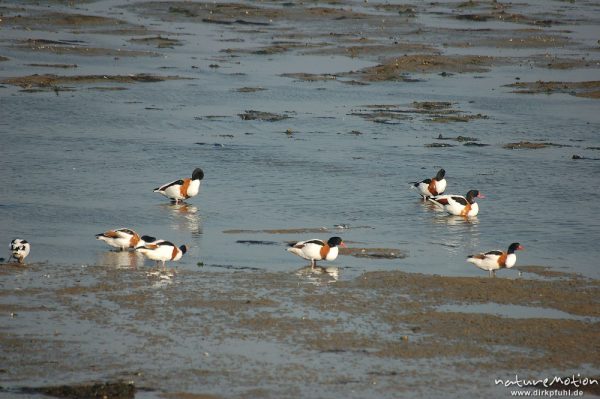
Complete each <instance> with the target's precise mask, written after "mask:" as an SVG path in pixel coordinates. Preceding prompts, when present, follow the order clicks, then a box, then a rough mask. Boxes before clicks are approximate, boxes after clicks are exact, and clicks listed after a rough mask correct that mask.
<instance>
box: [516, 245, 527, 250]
mask: <svg viewBox="0 0 600 399" xmlns="http://www.w3.org/2000/svg"><path fill="white" fill-rule="evenodd" d="M517 249H518V250H523V249H525V247H524V246H522V245H519V246H518V247H517Z"/></svg>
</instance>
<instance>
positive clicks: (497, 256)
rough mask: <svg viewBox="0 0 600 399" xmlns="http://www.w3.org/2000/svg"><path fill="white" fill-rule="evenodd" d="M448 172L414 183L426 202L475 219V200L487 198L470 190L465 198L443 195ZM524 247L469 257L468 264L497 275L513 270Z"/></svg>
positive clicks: (477, 210)
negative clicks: (499, 272)
mask: <svg viewBox="0 0 600 399" xmlns="http://www.w3.org/2000/svg"><path fill="white" fill-rule="evenodd" d="M445 176H446V171H445V170H444V169H440V170H439V171H438V172H437V174H436V175H435V177H432V178H431V179H425V180H422V181H420V182H412V183H411V184H412V186H413V187H414V188H416V189H417V191H418V192H419V194H421V196H422V197H423V199H424V200H429V201H431V202H433V203H434V204H436V205H437V206H439V207H441V208H442V209H444V210H445V211H446V212H448V213H449V214H451V215H455V216H463V217H467V218H469V217H474V216H477V214H478V213H479V205H477V203H476V202H475V198H485V196H484V195H483V194H481V193H480V192H479V191H478V190H470V191H469V192H468V193H467V195H466V196H465V197H463V196H461V195H441V194H442V193H443V192H444V191H445V190H446V179H445ZM522 249H524V247H523V246H522V245H521V244H519V243H518V242H513V243H512V244H510V245H509V247H508V250H507V251H506V252H503V251H499V250H494V251H489V252H485V253H479V254H475V255H469V256H468V257H467V262H470V263H473V264H474V265H475V266H477V267H478V268H480V269H482V270H487V271H488V272H489V273H490V276H491V275H494V276H495V275H496V270H498V269H502V268H511V267H513V266H514V265H515V263H516V262H517V255H516V254H515V251H518V250H522Z"/></svg>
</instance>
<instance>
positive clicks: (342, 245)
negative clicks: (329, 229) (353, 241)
mask: <svg viewBox="0 0 600 399" xmlns="http://www.w3.org/2000/svg"><path fill="white" fill-rule="evenodd" d="M340 247H342V248H348V247H347V246H346V244H344V243H343V242H341V243H340Z"/></svg>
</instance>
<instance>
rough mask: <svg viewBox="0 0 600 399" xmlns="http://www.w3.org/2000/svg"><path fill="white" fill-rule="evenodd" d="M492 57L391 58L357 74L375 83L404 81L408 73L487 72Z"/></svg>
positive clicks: (429, 55) (436, 56) (417, 55)
mask: <svg viewBox="0 0 600 399" xmlns="http://www.w3.org/2000/svg"><path fill="white" fill-rule="evenodd" d="M493 61H494V58H493V57H489V56H480V55H435V54H416V55H405V56H403V57H397V58H392V59H390V60H388V61H386V62H384V63H383V64H380V65H377V66H374V67H369V68H365V69H362V70H361V71H359V72H358V73H357V76H358V77H359V78H360V79H363V80H366V81H370V82H377V81H387V80H392V81H393V80H399V81H403V80H405V79H406V77H405V76H404V74H405V73H408V72H416V73H434V72H453V73H466V72H487V71H489V68H490V67H491V66H492V62H493Z"/></svg>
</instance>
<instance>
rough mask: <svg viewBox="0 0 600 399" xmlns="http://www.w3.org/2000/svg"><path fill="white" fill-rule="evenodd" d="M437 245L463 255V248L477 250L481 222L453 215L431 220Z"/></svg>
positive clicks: (435, 217)
mask: <svg viewBox="0 0 600 399" xmlns="http://www.w3.org/2000/svg"><path fill="white" fill-rule="evenodd" d="M431 222H432V224H433V225H434V234H435V236H436V237H437V238H438V239H439V241H436V243H438V244H440V245H443V246H444V247H447V248H448V250H449V252H452V253H462V252H463V251H464V250H463V248H465V247H466V248H476V247H477V246H478V244H479V226H478V224H479V220H478V219H477V217H476V216H475V217H472V218H465V217H462V216H453V215H444V216H440V215H436V216H434V217H432V218H431Z"/></svg>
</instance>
